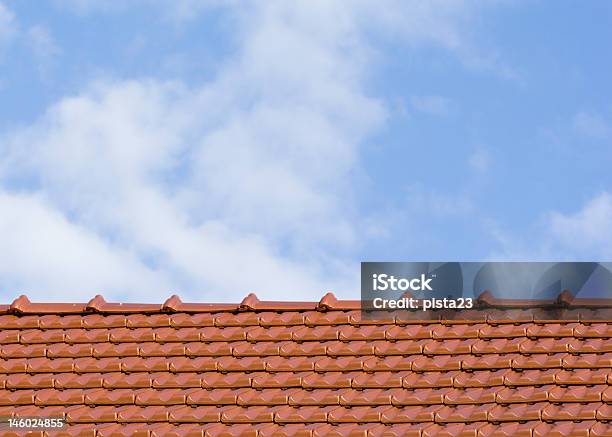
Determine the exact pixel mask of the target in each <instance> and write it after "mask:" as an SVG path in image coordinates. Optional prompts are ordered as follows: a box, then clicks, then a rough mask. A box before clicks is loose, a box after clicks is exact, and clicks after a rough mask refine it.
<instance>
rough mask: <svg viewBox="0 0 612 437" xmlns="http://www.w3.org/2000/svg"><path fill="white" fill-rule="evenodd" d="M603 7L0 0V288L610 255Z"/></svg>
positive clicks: (105, 288)
mask: <svg viewBox="0 0 612 437" xmlns="http://www.w3.org/2000/svg"><path fill="white" fill-rule="evenodd" d="M611 23H612V5H611V4H610V3H609V2H605V1H593V2H588V3H581V4H580V5H579V6H578V5H577V4H576V2H571V1H558V2H554V5H553V3H552V2H546V1H536V0H533V1H512V0H505V1H431V2H416V1H415V2H411V1H387V2H383V3H382V4H381V3H380V2H365V1H354V2H331V1H330V2H318V1H304V2H280V1H278V2H277V1H270V2H234V1H226V2H220V1H213V0H211V1H196V0H186V1H182V2H179V1H176V2H175V1H163V0H159V1H153V0H131V1H125V2H114V1H93V0H92V1H89V0H53V1H48V2H44V3H40V2H37V3H36V5H34V4H33V3H32V2H19V1H16V0H0V233H1V235H2V237H1V238H0V298H1V300H2V301H4V302H7V301H11V300H12V299H13V298H14V297H16V296H17V295H18V294H21V293H26V294H28V295H29V296H30V297H31V298H32V299H38V300H71V301H83V300H87V299H88V298H89V297H90V296H93V295H94V294H96V293H102V294H103V295H105V296H106V297H107V299H109V300H111V299H112V300H121V301H163V300H164V298H165V297H167V296H169V295H170V294H171V293H178V294H179V295H181V296H182V297H183V298H184V299H185V300H196V301H238V300H240V299H241V298H242V297H243V296H244V295H246V294H247V293H248V292H251V291H254V292H256V293H257V294H258V296H259V297H260V298H262V299H306V300H318V299H319V298H320V296H322V295H323V293H324V292H326V291H334V292H335V293H336V294H337V295H338V296H340V297H344V298H355V297H357V296H358V294H359V290H358V284H359V279H358V273H359V262H360V261H363V260H369V261H374V260H376V261H383V260H389V261H391V260H396V261H397V260H403V261H410V260H430V261H442V260H459V261H468V260H610V259H611V258H612V256H611V255H612V232H611V230H612V192H611V189H612V188H611V183H612V174H611V173H610V171H609V168H610V164H611V163H612V159H611V158H612V150H611V147H610V146H612V99H611V98H612V85H611V83H612V82H611V81H610V79H609V77H612V56H609V52H610V44H611V43H612V26H611V25H610V24H611Z"/></svg>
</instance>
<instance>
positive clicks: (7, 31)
mask: <svg viewBox="0 0 612 437" xmlns="http://www.w3.org/2000/svg"><path fill="white" fill-rule="evenodd" d="M16 32H17V20H16V18H15V14H14V13H13V12H12V11H11V10H10V9H9V8H8V7H7V6H6V5H4V3H2V2H0V50H1V49H2V46H3V45H5V44H7V43H8V41H9V40H10V39H11V38H12V37H13V36H14V35H15V33H16Z"/></svg>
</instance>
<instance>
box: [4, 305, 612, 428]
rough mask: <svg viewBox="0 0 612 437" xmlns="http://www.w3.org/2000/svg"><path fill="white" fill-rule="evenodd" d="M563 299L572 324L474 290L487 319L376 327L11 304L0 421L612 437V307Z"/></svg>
mask: <svg viewBox="0 0 612 437" xmlns="http://www.w3.org/2000/svg"><path fill="white" fill-rule="evenodd" d="M564 299H565V300H564ZM566 300H567V302H565V301H566ZM563 302H565V304H564V305H565V307H566V309H568V310H573V309H576V311H578V312H576V313H575V317H574V318H572V317H564V319H563V320H538V319H537V318H534V315H533V313H528V312H524V311H523V310H521V309H520V308H519V307H518V303H517V304H516V305H515V304H514V303H513V302H512V301H501V300H496V299H495V298H493V297H492V296H490V295H487V294H485V295H483V296H481V298H480V299H479V300H478V303H479V305H478V308H484V307H486V308H488V309H489V310H490V309H491V308H493V309H495V308H494V307H498V309H499V312H498V313H493V314H496V316H495V317H494V316H491V314H492V313H491V311H487V312H486V313H485V312H484V311H482V310H481V309H476V310H474V312H473V313H472V316H471V317H472V318H471V320H446V319H444V318H440V319H438V320H403V319H401V318H392V319H390V320H386V321H380V320H379V321H376V320H367V319H365V318H362V315H361V312H360V304H359V302H358V301H341V300H336V298H335V297H334V296H333V295H332V294H327V295H326V296H324V297H323V299H321V300H320V301H319V302H311V303H299V302H265V301H259V300H258V299H257V298H256V297H255V296H254V295H249V296H247V297H246V298H245V299H244V300H243V301H242V302H241V303H240V304H190V303H183V302H181V300H180V299H179V298H178V297H176V296H173V297H171V298H170V299H168V300H167V301H166V302H165V303H164V304H159V305H151V304H142V305H141V304H116V303H107V302H105V301H104V299H103V298H102V297H100V296H96V297H95V298H94V299H92V300H90V301H89V302H88V303H82V304H41V303H31V302H30V301H29V300H28V299H27V298H26V297H25V296H22V297H20V298H18V299H16V300H15V301H14V302H13V303H12V304H10V305H3V306H0V326H1V327H2V329H1V330H0V358H1V359H0V390H2V393H1V395H0V416H4V417H22V418H26V417H40V418H51V417H58V418H63V419H65V421H66V425H65V426H64V427H63V428H62V430H61V431H57V430H51V429H48V430H47V431H38V434H29V435H45V433H47V434H46V435H50V436H56V435H57V436H59V435H79V436H80V435H83V436H97V437H101V436H119V437H121V436H132V435H142V436H149V437H152V436H238V435H240V436H256V437H263V436H272V435H274V436H334V435H341V436H349V435H350V436H419V437H425V436H439V437H441V436H489V435H499V436H529V437H535V436H544V435H547V436H551V437H552V436H568V435H572V436H588V437H596V436H603V435H607V436H610V435H612V426H611V425H610V422H609V421H610V420H611V418H612V405H611V404H612V341H611V338H612V320H610V319H607V320H601V317H595V316H597V315H598V314H597V313H598V312H601V311H604V310H605V309H606V308H608V309H609V307H610V301H595V300H589V301H579V300H576V299H573V300H572V299H569V300H568V299H567V295H565V297H564V296H561V297H560V298H559V299H558V300H557V301H556V303H557V304H563ZM521 304H522V305H528V306H529V305H530V303H529V302H522V303H521ZM550 304H551V303H550V302H535V303H534V302H531V306H532V307H533V306H536V307H537V306H538V305H539V306H546V305H550ZM574 307H575V308H574ZM479 314H481V315H482V316H479ZM485 314H486V315H485ZM599 316H601V314H599ZM598 319H599V320H598ZM3 426H4V429H3V430H2V431H1V434H2V435H3V436H10V435H24V433H25V430H16V429H9V428H8V425H3Z"/></svg>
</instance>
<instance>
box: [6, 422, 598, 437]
mask: <svg viewBox="0 0 612 437" xmlns="http://www.w3.org/2000/svg"><path fill="white" fill-rule="evenodd" d="M2 435H3V436H5V437H24V436H26V435H27V436H29V437H349V436H350V437H491V436H498V437H511V436H516V437H566V436H574V437H604V436H607V437H609V436H610V426H609V424H605V423H602V422H597V421H592V420H587V421H579V422H576V423H574V422H568V421H563V422H556V423H543V422H539V421H529V422H505V423H499V424H492V423H488V422H474V423H470V424H462V423H456V424H436V423H420V424H394V425H385V424H378V425H372V424H363V425H361V424H341V425H333V424H321V423H316V424H289V425H278V424H270V423H268V424H255V425H225V424H216V425H211V426H206V427H203V426H201V425H197V424H171V423H168V424H162V423H154V424H140V423H139V424H128V425H126V424H99V425H90V424H83V425H74V426H66V427H65V428H64V429H62V430H60V431H50V432H44V431H40V432H31V433H28V432H27V431H5V432H3V434H2Z"/></svg>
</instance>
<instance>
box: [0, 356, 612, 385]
mask: <svg viewBox="0 0 612 437" xmlns="http://www.w3.org/2000/svg"><path fill="white" fill-rule="evenodd" d="M400 353H401V352H400ZM400 353H398V352H396V353H395V354H389V355H386V356H333V357H330V356H314V357H312V356H296V357H281V356H268V357H253V356H252V357H233V356H222V357H218V358H215V357H206V356H204V357H185V356H178V357H173V358H172V359H168V358H166V357H161V356H160V357H147V358H144V357H139V356H133V357H125V358H110V357H109V358H91V357H84V358H45V357H39V358H30V359H27V358H15V359H8V360H0V374H26V373H27V374H40V373H77V374H82V373H113V372H123V373H127V374H131V373H136V372H171V373H184V372H308V371H312V372H349V371H364V372H383V371H392V370H411V371H414V372H429V371H432V372H435V371H439V372H447V371H451V370H466V371H471V370H484V369H515V370H529V369H568V370H571V369H612V352H609V353H602V354H597V353H595V354H577V355H573V354H567V353H551V354H533V355H521V354H490V355H483V356H476V355H469V354H465V353H464V354H462V355H431V356H427V355H419V354H415V355H400ZM403 353H406V352H403ZM408 353H410V352H408ZM0 380H1V378H0Z"/></svg>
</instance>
